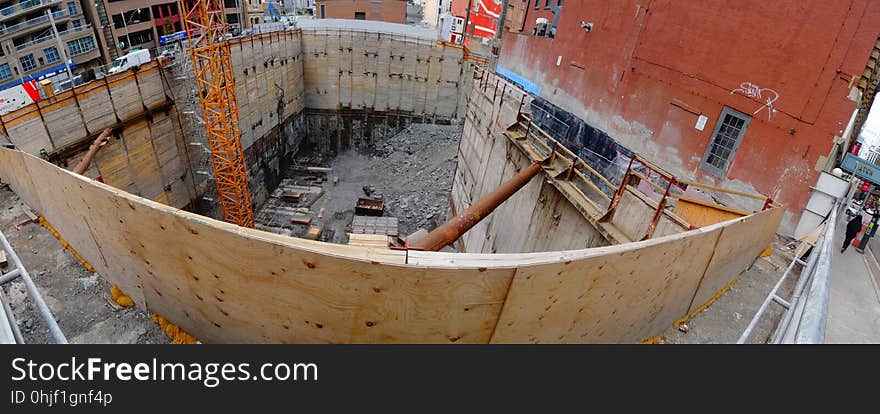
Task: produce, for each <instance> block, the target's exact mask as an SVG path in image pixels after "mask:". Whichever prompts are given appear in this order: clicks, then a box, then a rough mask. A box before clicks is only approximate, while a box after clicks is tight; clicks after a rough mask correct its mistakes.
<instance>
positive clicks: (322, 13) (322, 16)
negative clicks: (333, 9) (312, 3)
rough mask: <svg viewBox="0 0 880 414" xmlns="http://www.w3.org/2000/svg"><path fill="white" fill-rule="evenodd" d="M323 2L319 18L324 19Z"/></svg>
mask: <svg viewBox="0 0 880 414" xmlns="http://www.w3.org/2000/svg"><path fill="white" fill-rule="evenodd" d="M324 6H325V5H324V4H322V5H321V18H322V19H324V18H325V17H324Z"/></svg>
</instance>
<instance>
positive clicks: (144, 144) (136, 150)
mask: <svg viewBox="0 0 880 414" xmlns="http://www.w3.org/2000/svg"><path fill="white" fill-rule="evenodd" d="M122 136H123V140H124V141H125V148H126V150H127V152H128V161H129V165H130V166H131V171H132V174H133V179H134V182H135V186H136V187H137V188H138V189H139V190H140V196H141V197H145V198H149V199H151V200H152V199H155V198H156V197H158V196H159V195H160V194H162V192H163V190H162V187H163V186H164V184H163V183H162V181H163V178H162V173H161V172H160V171H159V162H158V161H157V160H156V153H155V151H154V149H153V143H152V142H151V140H152V136H151V134H150V128H149V124H148V122H147V121H146V120H142V121H139V122H136V123H134V124H131V125H129V126H128V127H127V128H125V131H124V132H123V134H122Z"/></svg>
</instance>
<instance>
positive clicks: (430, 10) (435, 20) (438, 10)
mask: <svg viewBox="0 0 880 414" xmlns="http://www.w3.org/2000/svg"><path fill="white" fill-rule="evenodd" d="M421 6H422V21H423V22H425V23H427V24H428V26H430V27H435V26H438V25H440V16H443V15H444V14H445V13H449V10H450V8H451V6H452V0H424V1H423V2H422V3H421Z"/></svg>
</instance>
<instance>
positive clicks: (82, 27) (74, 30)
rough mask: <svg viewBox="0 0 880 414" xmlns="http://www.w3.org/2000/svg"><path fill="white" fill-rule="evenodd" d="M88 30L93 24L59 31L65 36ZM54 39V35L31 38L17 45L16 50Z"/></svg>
mask: <svg viewBox="0 0 880 414" xmlns="http://www.w3.org/2000/svg"><path fill="white" fill-rule="evenodd" d="M86 30H92V25H90V24H87V25H83V26H80V27H74V28H70V29H67V30H65V31H63V32H59V33H58V36H61V37H62V38H63V37H64V36H67V35H69V34H71V33H76V32H83V31H86ZM54 40H55V36H52V35H49V36H43V37H41V38H39V39H34V40H31V41H30V42H27V43H22V44H20V45H18V46H16V47H15V50H23V49H27V48H29V47H31V46H35V45H38V44H40V43H44V42H50V41H54Z"/></svg>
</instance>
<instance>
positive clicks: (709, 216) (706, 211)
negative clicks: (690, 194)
mask: <svg viewBox="0 0 880 414" xmlns="http://www.w3.org/2000/svg"><path fill="white" fill-rule="evenodd" d="M675 214H678V215H679V216H681V217H682V218H683V219H685V220H687V222H688V223H690V224H692V225H694V226H697V227H703V226H708V225H712V224H715V223H721V222H722V221H727V220H733V219H735V218H740V217H742V216H743V215H742V214H737V213H734V212H731V211H726V210H723V209H719V208H715V207H712V206H709V205H706V204H702V203H697V202H692V201H688V200H678V202H677V203H676V204H675Z"/></svg>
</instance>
